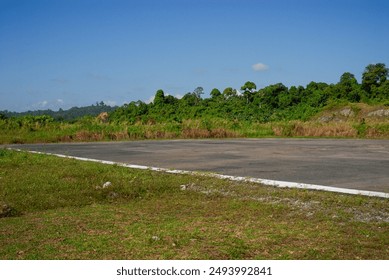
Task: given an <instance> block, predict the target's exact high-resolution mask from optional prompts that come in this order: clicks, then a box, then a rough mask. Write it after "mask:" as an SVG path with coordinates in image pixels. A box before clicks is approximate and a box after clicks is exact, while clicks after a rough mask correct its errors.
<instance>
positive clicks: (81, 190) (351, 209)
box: [0, 150, 389, 259]
mask: <svg viewBox="0 0 389 280" xmlns="http://www.w3.org/2000/svg"><path fill="white" fill-rule="evenodd" d="M107 181H110V182H112V186H111V187H109V188H106V189H102V188H101V186H102V185H103V184H104V183H105V182H107ZM182 185H185V186H186V188H185V190H182V189H181V186H182ZM0 205H1V206H2V207H3V212H2V213H3V214H2V217H1V218H0V259H388V258H389V257H388V256H389V238H388V236H389V200H387V199H379V198H372V197H362V196H351V195H342V194H334V193H326V192H318V191H306V190H296V189H277V188H272V187H266V186H261V185H257V184H252V183H238V182H231V181H227V180H221V179H215V178H210V177H207V176H191V175H172V174H166V173H157V172H152V171H148V170H133V169H128V168H124V167H119V166H109V165H103V164H98V163H91V162H80V161H76V160H72V159H62V158H57V157H53V156H46V155H37V154H30V153H26V152H15V151H9V150H0ZM4 205H6V206H7V207H4ZM4 209H6V210H4Z"/></svg>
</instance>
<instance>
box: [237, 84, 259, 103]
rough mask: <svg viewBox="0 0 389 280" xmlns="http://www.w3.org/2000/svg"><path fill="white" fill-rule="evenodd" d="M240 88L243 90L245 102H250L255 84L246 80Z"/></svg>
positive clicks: (255, 87)
mask: <svg viewBox="0 0 389 280" xmlns="http://www.w3.org/2000/svg"><path fill="white" fill-rule="evenodd" d="M240 89H241V90H243V96H244V97H245V98H246V102H247V104H248V103H250V102H252V101H253V98H254V93H255V90H256V89H257V85H256V84H254V83H253V82H250V81H247V82H246V83H245V84H244V85H243V86H242V87H241V88H240Z"/></svg>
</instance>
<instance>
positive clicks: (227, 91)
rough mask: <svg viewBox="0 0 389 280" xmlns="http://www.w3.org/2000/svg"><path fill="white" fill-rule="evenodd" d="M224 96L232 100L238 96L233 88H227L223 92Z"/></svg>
mask: <svg viewBox="0 0 389 280" xmlns="http://www.w3.org/2000/svg"><path fill="white" fill-rule="evenodd" d="M223 95H224V96H225V97H226V99H228V98H231V97H233V96H236V90H235V89H233V88H232V87H228V88H225V89H224V90H223Z"/></svg>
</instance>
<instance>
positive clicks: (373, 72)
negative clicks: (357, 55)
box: [362, 63, 389, 94]
mask: <svg viewBox="0 0 389 280" xmlns="http://www.w3.org/2000/svg"><path fill="white" fill-rule="evenodd" d="M388 74H389V69H388V68H386V66H385V64H384V63H377V64H369V65H368V66H366V68H365V71H364V72H363V74H362V89H364V90H365V91H366V92H367V93H368V94H370V93H371V91H372V88H373V87H379V86H380V85H381V84H383V83H384V82H385V81H386V80H387V78H388Z"/></svg>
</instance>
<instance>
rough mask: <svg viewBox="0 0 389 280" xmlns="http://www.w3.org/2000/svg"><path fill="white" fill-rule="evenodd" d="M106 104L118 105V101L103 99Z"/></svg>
mask: <svg viewBox="0 0 389 280" xmlns="http://www.w3.org/2000/svg"><path fill="white" fill-rule="evenodd" d="M103 102H104V104H105V105H108V106H111V107H113V106H116V105H117V102H116V101H112V100H107V101H103Z"/></svg>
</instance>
